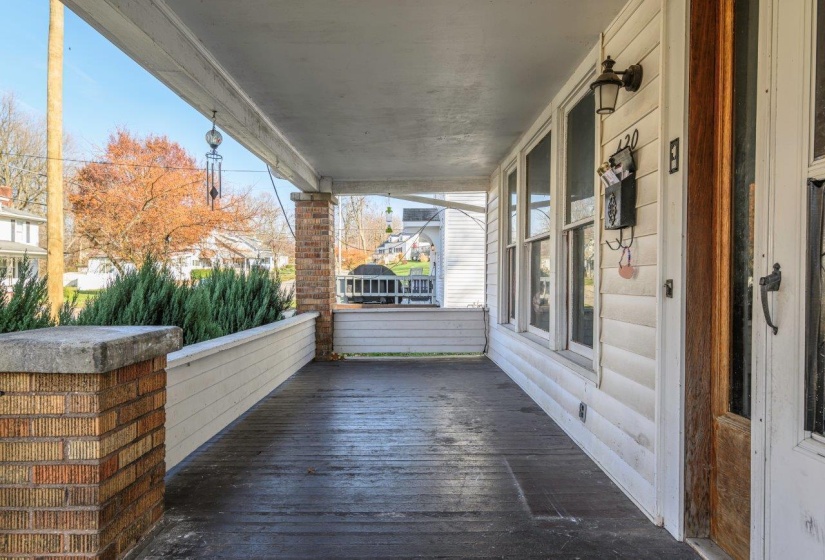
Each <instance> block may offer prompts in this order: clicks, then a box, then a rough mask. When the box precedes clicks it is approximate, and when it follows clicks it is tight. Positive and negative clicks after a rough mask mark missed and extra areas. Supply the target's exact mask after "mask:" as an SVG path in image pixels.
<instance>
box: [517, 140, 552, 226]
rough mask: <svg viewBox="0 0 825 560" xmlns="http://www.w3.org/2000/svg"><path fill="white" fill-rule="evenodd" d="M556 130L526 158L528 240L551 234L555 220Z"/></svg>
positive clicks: (526, 222) (534, 147) (541, 141)
mask: <svg viewBox="0 0 825 560" xmlns="http://www.w3.org/2000/svg"><path fill="white" fill-rule="evenodd" d="M552 153H553V142H552V131H548V132H547V133H546V134H545V135H544V136H543V137H542V138H541V140H539V142H538V143H537V144H536V145H535V146H533V147H532V148H531V149H530V151H529V152H528V153H527V155H526V156H525V179H526V181H525V185H526V188H525V196H524V200H525V209H524V216H525V224H526V227H525V231H524V235H525V238H527V239H537V238H538V237H541V236H544V235H547V234H549V233H550V231H551V230H552V228H553V219H552V194H551V190H552V184H551V183H552V181H551V178H552V171H553V170H552V168H551V158H552Z"/></svg>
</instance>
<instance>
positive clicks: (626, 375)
mask: <svg viewBox="0 0 825 560" xmlns="http://www.w3.org/2000/svg"><path fill="white" fill-rule="evenodd" d="M686 18H687V10H686V4H685V2H683V1H682V0H677V2H675V5H670V4H669V0H630V1H629V2H628V4H627V5H626V6H625V8H624V9H623V10H622V11H621V12H620V13H619V15H618V16H617V17H616V19H615V20H614V22H613V23H612V24H611V25H610V26H609V27H608V28H607V29H606V30H605V31H604V33H603V34H602V36H601V40H600V41H599V42H598V43H594V48H593V50H592V51H591V54H590V55H589V56H588V57H587V58H586V59H585V60H584V61H583V62H582V63H581V65H580V67H579V68H578V69H577V71H576V72H575V73H574V74H573V75H571V76H570V79H569V80H568V83H567V84H566V85H565V86H564V87H563V88H562V90H561V91H559V93H558V94H557V95H556V96H555V98H554V99H553V100H552V101H551V102H550V104H549V105H548V107H547V108H546V109H545V111H544V112H543V113H542V114H541V115H540V116H539V118H538V119H537V120H536V121H535V122H534V123H533V124H532V125H531V126H530V128H529V129H528V130H527V131H526V132H525V133H524V135H523V136H522V138H521V139H520V140H519V141H518V142H517V143H516V144H515V145H514V147H513V149H512V151H511V152H510V153H509V154H508V155H507V157H506V158H504V159H503V160H502V161H501V162H500V165H499V167H498V169H497V170H495V171H494V172H493V174H492V175H491V177H490V190H489V192H488V204H487V250H486V255H487V266H486V279H487V285H486V298H487V306H488V307H489V310H490V317H489V322H490V333H489V350H488V355H489V357H490V358H491V359H492V360H493V361H494V362H495V363H496V364H498V365H499V367H501V368H502V369H503V370H504V371H505V372H506V373H507V374H508V375H509V376H510V377H511V378H513V380H514V381H516V383H518V384H519V385H520V386H521V387H522V388H523V389H524V390H525V391H526V392H527V393H528V394H529V395H530V396H531V397H532V398H533V399H534V400H535V401H536V402H537V403H538V404H539V405H540V406H541V407H542V408H543V409H544V410H545V411H546V412H547V413H548V414H549V415H550V416H551V417H552V418H553V419H554V420H555V421H556V422H557V423H558V424H559V425H560V426H561V427H562V428H563V429H564V430H565V431H566V432H567V433H568V434H569V435H570V436H571V437H572V438H573V439H574V440H575V441H576V442H577V443H578V444H579V445H580V446H581V447H582V448H583V449H584V451H585V452H587V453H588V454H589V455H590V456H591V457H592V458H593V459H594V461H596V463H597V464H598V465H599V466H600V467H601V468H602V469H603V470H604V471H605V472H606V473H607V474H608V476H610V477H611V478H612V479H613V481H614V482H616V484H617V485H619V487H620V488H622V489H623V490H624V492H625V493H626V494H627V495H628V496H629V497H630V498H631V499H632V500H633V501H634V502H635V503H636V504H637V505H638V506H639V507H640V509H641V510H642V511H643V512H644V513H645V514H646V515H647V516H648V517H649V518H650V519H651V520H652V521H653V522H655V523H657V524H664V525H665V527H666V528H667V529H668V531H670V532H671V533H672V534H673V535H674V536H676V537H677V538H683V535H682V518H681V513H682V511H681V510H682V505H681V504H683V497H682V496H681V494H680V490H679V489H680V488H681V487H682V486H681V484H682V483H681V479H680V476H681V472H682V469H681V467H682V462H683V457H682V445H681V443H682V442H681V439H680V438H681V436H680V422H681V418H682V408H683V407H682V400H681V399H680V396H679V395H681V392H682V383H681V362H680V356H681V339H680V337H679V332H680V331H681V320H682V313H681V308H680V307H679V306H681V305H682V302H681V296H680V291H681V285H682V283H681V279H682V274H681V272H680V266H681V265H680V264H679V259H680V256H681V250H680V249H681V247H680V244H681V235H680V232H679V231H674V229H673V228H680V227H681V220H680V217H681V215H680V214H681V200H682V193H683V191H682V189H681V187H682V185H681V182H682V174H681V171H680V172H679V173H677V174H675V175H671V174H669V173H668V171H667V163H666V162H667V159H666V156H667V154H668V147H667V146H668V139H669V138H673V137H678V136H683V135H684V129H683V127H682V121H684V115H685V107H684V95H683V93H684V88H685V82H684V71H685V68H686V65H685V61H684V55H685V50H684V48H683V45H682V42H683V41H685V37H684V35H681V36H680V37H675V36H673V35H674V34H675V33H676V32H677V31H682V33H683V32H684V29H685V27H686ZM663 37H665V38H668V39H669V41H668V42H667V43H666V42H664V41H663ZM607 55H610V56H611V57H613V58H614V59H615V60H616V61H617V64H616V67H617V68H619V69H623V68H625V67H626V66H628V65H630V64H637V63H641V64H642V65H643V67H644V79H643V82H642V86H641V88H640V89H639V91H637V92H635V93H630V92H627V91H624V90H623V91H622V92H621V93H620V95H619V102H618V104H617V107H616V111H615V112H614V113H612V114H610V115H607V116H604V117H602V118H600V119H598V120H597V128H596V131H597V136H598V141H597V143H598V146H599V151H598V152H597V157H596V159H597V165H599V164H600V163H601V162H603V161H606V160H607V158H608V156H610V154H612V153H613V152H614V151H615V150H616V148H617V145H618V142H619V140H621V139H623V138H624V137H625V135H627V134H631V133H632V132H633V130H634V129H638V131H639V141H638V145H637V146H636V151H635V156H636V161H637V174H636V178H637V198H636V207H637V210H636V215H637V224H636V227H635V242H634V245H633V249H632V251H633V264H634V266H635V267H636V275H635V277H634V278H632V279H630V280H624V279H622V278H621V277H620V276H619V274H618V272H617V267H618V264H617V263H618V261H619V253H618V252H615V251H611V250H610V249H609V248H608V247H607V246H606V244H605V240H606V239H609V240H611V241H612V240H613V238H614V237H615V236H616V234H617V233H618V232H611V231H605V230H604V228H603V221H602V216H601V208H602V203H601V201H597V204H596V208H597V214H596V231H597V232H598V237H597V240H596V242H597V246H598V247H599V248H600V251H599V252H598V254H597V257H596V267H597V274H596V286H597V292H596V305H595V309H596V317H597V320H596V322H595V326H594V329H595V333H594V334H595V337H594V339H595V340H594V359H593V363H592V369H591V368H590V367H585V364H584V363H583V361H582V360H579V359H576V358H573V359H571V358H570V356H569V355H568V354H567V353H566V352H565V353H562V352H557V351H554V350H553V349H552V348H558V349H559V350H564V344H565V338H566V336H565V333H564V332H553V331H554V329H556V328H559V329H564V322H563V321H562V322H561V323H560V324H558V325H557V326H553V325H551V334H550V340H545V339H541V338H540V337H537V336H531V335H530V334H528V333H524V332H518V331H519V327H518V326H514V325H511V324H506V323H507V320H506V318H504V317H500V316H499V309H500V308H502V305H503V303H504V302H505V301H506V300H505V299H504V297H505V296H504V293H503V286H502V282H499V278H500V277H501V275H502V274H504V272H505V269H504V259H503V256H502V249H503V247H504V240H505V237H504V235H505V233H506V232H505V231H504V230H505V229H506V226H505V225H504V222H503V220H504V217H505V216H506V210H505V209H504V208H502V204H504V203H503V202H501V196H502V192H503V191H502V189H503V188H506V187H505V182H506V172H507V171H509V170H511V169H512V166H513V165H514V162H517V163H518V165H519V175H520V177H519V183H520V188H523V178H522V177H521V175H522V174H523V167H522V166H523V165H524V153H525V150H526V149H527V148H529V146H530V145H531V142H534V139H535V138H536V137H537V135H539V133H541V134H543V133H544V132H543V131H545V130H548V128H547V127H548V126H550V127H551V128H550V130H552V132H553V139H552V142H553V146H554V147H553V156H552V160H551V162H552V163H551V165H552V166H553V168H554V169H553V177H552V180H551V181H552V188H551V200H553V204H554V206H558V205H559V202H558V201H560V200H563V198H562V193H563V191H562V186H561V184H562V181H563V177H564V174H563V169H561V168H562V167H563V162H564V158H563V157H562V154H563V151H562V150H563V146H564V126H563V120H564V115H565V108H566V104H567V105H569V103H570V100H571V99H575V98H576V95H577V93H576V92H577V91H582V89H583V88H586V87H587V84H588V83H589V82H590V81H592V79H593V76H594V75H596V74H598V70H599V63H600V62H601V61H602V60H603V59H604V58H605V57H606V56H607ZM680 72H681V75H680ZM665 80H668V82H667V84H665ZM685 145H686V141H685V139H684V138H682V146H685ZM681 163H682V169H684V167H685V161H684V158H683V161H682V162H681ZM595 180H596V179H595V170H594V181H595ZM599 186H601V185H600V183H599ZM668 187H670V188H672V189H673V192H672V193H665V192H664V191H665V189H666V188H668ZM520 196H521V195H520ZM602 198H603V189H602ZM522 200H523V199H522V198H520V204H521V202H522ZM663 205H666V206H663ZM555 210H556V209H554V212H553V213H552V214H553V216H554V217H557V218H558V219H557V222H560V220H561V213H560V212H557V211H555ZM518 211H519V212H520V213H522V214H523V208H522V206H519V209H518ZM666 220H672V222H673V224H669V223H667V221H666ZM555 230H556V232H555V234H551V240H554V241H553V242H552V243H551V245H552V247H553V251H554V254H553V256H552V262H553V263H554V267H555V269H554V270H552V271H551V276H553V277H555V278H556V281H555V282H554V284H560V286H558V287H555V288H554V289H555V290H556V294H555V296H556V299H555V300H554V302H555V306H556V308H557V310H556V313H566V311H565V306H566V294H565V293H564V286H565V268H564V267H565V266H566V260H565V255H564V250H565V245H564V243H561V241H560V240H561V235H562V234H561V231H560V230H561V226H560V223H557V224H556V228H555ZM553 235H555V236H556V237H553ZM517 247H518V248H517V251H524V249H523V248H522V247H520V246H519V245H517ZM668 250H673V253H675V258H669V257H668V258H667V259H665V256H666V255H667V253H666V251H668ZM520 258H522V259H523V258H524V256H523V252H522V256H521V257H520ZM660 261H661V262H660ZM517 268H518V270H519V271H520V276H521V278H520V280H519V285H518V287H517V293H518V292H523V291H524V289H525V286H526V284H525V283H524V275H525V274H526V272H523V271H527V270H528V267H527V266H525V265H524V264H523V260H522V261H521V262H520V263H519V264H518V265H517ZM557 272H558V274H556V273H557ZM664 274H668V275H667V276H664ZM663 278H672V279H674V281H675V283H676V292H677V294H676V298H675V299H674V300H670V299H668V300H665V299H664V298H663V296H662V290H661V285H662V284H663V282H664V280H663ZM519 297H520V298H521V297H522V295H521V294H519ZM666 306H671V307H666ZM672 306H677V307H672ZM665 309H670V310H671V311H667V312H665ZM522 328H523V327H522ZM664 332H667V333H668V334H669V338H668V341H664V340H663V334H664ZM671 339H672V340H671ZM671 342H672V343H671ZM664 388H667V390H668V394H667V395H663V394H662V391H663V390H664ZM580 403H584V404H586V405H587V416H586V421H585V422H582V421H581V420H579V417H578V411H579V404H580ZM665 404H666V405H667V406H668V407H670V410H667V411H665V410H664V409H663V405H665ZM657 450H659V451H658V452H659V453H660V454H661V456H660V457H659V460H658V461H657Z"/></svg>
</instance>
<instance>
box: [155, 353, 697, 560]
mask: <svg viewBox="0 0 825 560" xmlns="http://www.w3.org/2000/svg"><path fill="white" fill-rule="evenodd" d="M166 503H167V513H166V520H165V522H164V525H163V527H162V528H161V530H160V532H159V533H158V534H157V535H156V536H155V538H154V540H153V541H152V542H151V543H150V544H149V545H148V546H147V547H146V548H145V549H144V550H143V552H142V553H141V555H140V558H143V559H150V558H151V559H155V558H324V559H339V558H413V557H414V558H513V559H528V558H571V559H572V558H594V559H595V558H598V559H605V558H634V559H639V558H650V559H654V558H655V559H661V558H695V557H696V556H695V555H694V553H693V552H692V551H691V550H690V549H689V548H688V546H687V545H684V544H682V543H678V542H676V541H675V540H674V539H672V538H671V537H670V535H668V534H667V533H666V532H665V531H664V530H663V529H660V528H658V527H656V526H654V525H653V524H651V523H650V521H649V520H648V519H647V518H646V517H645V516H644V515H643V514H642V513H641V512H640V511H639V510H638V509H637V508H636V506H635V505H633V503H631V501H630V500H629V499H628V498H627V497H626V496H625V495H624V494H623V493H622V492H621V491H620V490H619V489H618V488H617V487H616V486H615V485H614V484H613V483H612V482H611V481H610V480H609V479H608V478H607V477H606V476H605V475H604V473H602V472H601V471H600V470H599V468H598V467H597V466H596V465H595V464H594V463H593V462H592V461H591V460H590V459H589V458H588V457H587V456H586V455H585V454H584V453H583V452H582V451H581V450H580V449H579V448H578V447H577V446H576V445H575V444H574V443H573V442H572V441H571V440H570V438H568V437H567V436H566V435H565V434H564V432H562V430H561V429H560V428H559V427H558V426H557V425H556V424H555V423H554V422H553V421H552V420H551V419H550V418H549V417H548V416H547V415H546V414H544V412H543V411H542V410H541V409H540V408H539V407H538V406H536V405H535V403H533V401H532V400H531V399H530V398H529V397H528V396H527V395H526V394H524V393H523V392H522V391H521V389H520V388H519V387H518V386H517V385H516V384H515V383H513V382H512V381H511V380H510V379H509V378H508V377H507V376H506V375H505V374H504V373H503V372H502V371H501V370H500V369H499V368H498V367H497V366H496V365H495V364H493V363H492V362H491V361H489V360H488V359H486V358H456V359H430V360H371V361H370V360H352V361H344V362H332V363H311V364H309V365H307V366H306V367H304V368H303V369H302V370H301V371H300V372H299V373H298V374H296V375H295V376H294V377H293V378H292V379H291V380H289V381H288V382H286V383H285V384H284V385H283V386H281V387H280V388H279V389H278V390H276V391H275V392H273V393H272V394H271V395H269V396H268V397H267V398H266V399H264V400H263V401H261V402H260V403H259V404H258V405H257V406H256V407H255V408H253V409H252V410H251V411H250V412H249V413H248V414H246V415H245V416H244V417H242V418H241V419H239V420H238V421H237V422H236V423H235V424H233V425H231V426H229V427H228V428H227V429H226V430H224V431H223V432H222V433H221V434H219V435H217V436H216V437H215V438H213V439H212V441H210V442H209V443H207V444H206V445H204V446H203V447H202V448H201V449H200V450H199V451H197V452H196V453H195V454H193V455H192V456H191V457H190V458H189V459H188V460H187V461H185V462H184V463H183V464H182V465H181V466H180V467H179V468H177V469H176V471H175V472H174V473H173V474H172V475H171V476H169V477H168V480H167V502H166Z"/></svg>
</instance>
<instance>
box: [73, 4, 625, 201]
mask: <svg viewBox="0 0 825 560" xmlns="http://www.w3.org/2000/svg"><path fill="white" fill-rule="evenodd" d="M64 1H65V3H66V4H67V5H68V6H69V7H70V8H71V9H73V10H74V11H75V12H77V13H78V14H79V15H80V16H81V17H82V18H84V19H86V20H87V21H88V22H89V23H91V24H92V25H93V26H95V27H96V28H97V29H98V30H99V31H101V32H102V33H103V34H104V35H106V36H107V37H108V38H109V39H110V40H112V41H113V42H114V43H115V44H116V45H118V46H119V47H120V48H122V49H123V50H124V51H125V52H126V53H127V54H129V55H130V56H132V58H134V59H135V60H136V61H137V62H138V63H139V64H141V65H142V66H143V67H145V68H146V69H147V70H149V71H150V72H152V73H153V74H155V75H156V76H157V77H158V78H159V79H161V80H162V81H163V82H165V83H166V84H167V85H168V86H169V87H171V88H172V89H173V90H175V91H176V92H177V93H178V94H179V95H181V96H182V97H183V98H184V99H186V100H187V101H188V102H189V103H190V104H192V105H193V106H194V107H195V108H196V109H198V110H199V111H201V112H202V113H203V114H204V115H205V116H211V111H212V110H213V109H217V110H218V123H219V125H220V126H221V127H222V128H223V129H224V130H225V131H226V132H228V133H229V134H231V135H233V136H234V137H235V138H236V139H237V140H238V141H240V142H241V143H243V144H244V145H246V146H247V147H248V148H249V149H251V150H252V151H253V152H255V153H257V154H258V155H259V156H260V157H262V158H263V159H264V160H265V161H267V162H268V163H270V164H272V165H273V166H274V167H276V168H277V169H278V170H279V172H280V173H281V174H282V175H284V176H286V177H287V178H289V179H290V180H291V181H292V182H293V183H295V184H296V185H297V186H298V187H299V188H301V189H303V190H319V189H322V188H323V187H322V183H323V184H326V185H329V181H325V182H322V181H320V177H331V178H332V179H333V181H332V185H333V187H332V188H333V190H335V191H341V192H346V191H348V190H353V189H356V190H364V189H367V190H373V189H374V190H375V192H382V193H386V192H388V191H389V190H393V189H392V185H396V184H397V185H398V192H400V191H401V190H403V191H404V192H406V193H410V192H436V191H438V190H445V189H449V186H450V185H452V184H455V187H456V188H455V189H454V190H462V189H463V190H468V189H473V190H475V189H477V188H478V185H480V184H482V182H481V181H483V180H484V179H485V178H486V177H489V174H490V173H491V172H492V170H493V169H494V168H495V166H496V165H497V164H498V162H499V161H500V160H501V158H502V157H504V156H505V155H506V153H507V151H508V150H509V149H510V148H511V146H512V145H513V143H514V142H515V141H516V140H517V139H518V137H519V136H520V135H521V134H522V133H523V132H524V131H525V130H526V129H527V127H528V126H529V125H530V124H531V122H532V121H533V120H534V119H535V118H536V117H537V116H538V114H539V113H540V112H541V110H542V109H543V108H544V107H545V106H546V105H547V103H548V102H549V101H550V99H551V98H552V96H553V95H554V94H555V93H556V92H557V91H558V89H559V88H560V87H561V85H562V84H563V83H564V81H565V80H566V79H567V77H568V76H569V75H570V74H571V73H572V72H573V70H574V69H575V68H576V67H577V65H578V64H579V63H580V62H581V61H582V60H583V59H584V57H585V56H586V55H587V53H588V52H589V50H590V49H591V48H592V47H593V45H594V44H596V42H597V40H598V37H599V33H600V32H601V30H603V29H604V28H605V27H606V26H607V25H608V23H609V22H610V21H611V20H612V19H613V18H614V17H615V15H616V14H617V13H618V11H619V9H620V8H621V6H622V5H623V4H624V3H625V0H576V1H570V0H346V1H342V0H301V1H294V0H239V1H231V2H228V1H226V0H153V1H152V2H149V1H146V2H135V1H134V0H64ZM336 185H340V187H336ZM388 185H390V186H388ZM402 185H403V187H402Z"/></svg>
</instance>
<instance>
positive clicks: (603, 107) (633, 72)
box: [590, 55, 642, 115]
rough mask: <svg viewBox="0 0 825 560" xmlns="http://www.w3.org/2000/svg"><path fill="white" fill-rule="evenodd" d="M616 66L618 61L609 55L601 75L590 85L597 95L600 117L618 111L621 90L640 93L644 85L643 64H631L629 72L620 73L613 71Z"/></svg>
mask: <svg viewBox="0 0 825 560" xmlns="http://www.w3.org/2000/svg"><path fill="white" fill-rule="evenodd" d="M614 64H616V61H615V60H613V59H612V58H610V56H609V55H608V57H607V58H606V59H605V60H604V62H602V73H601V75H600V76H599V77H598V78H596V81H595V82H593V83H592V84H590V89H591V90H593V92H594V93H595V94H596V112H597V113H598V114H600V115H609V114H610V113H612V112H613V111H615V110H616V100H617V99H618V98H619V89H620V88H624V89H626V90H627V91H639V87H640V86H641V85H642V65H641V64H631V65H630V66H628V68H627V70H622V71H620V72H617V71H616V70H613V65H614ZM620 76H621V77H620Z"/></svg>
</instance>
